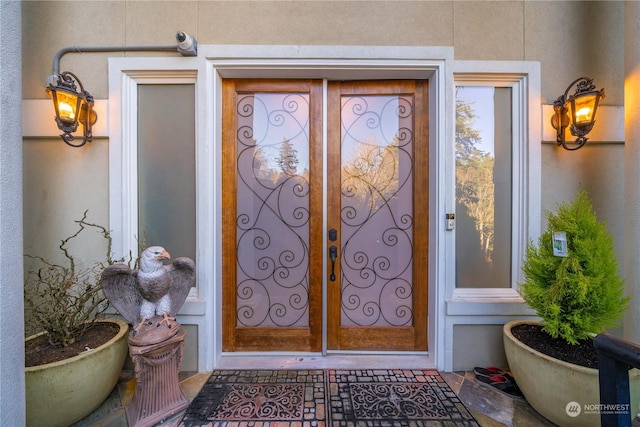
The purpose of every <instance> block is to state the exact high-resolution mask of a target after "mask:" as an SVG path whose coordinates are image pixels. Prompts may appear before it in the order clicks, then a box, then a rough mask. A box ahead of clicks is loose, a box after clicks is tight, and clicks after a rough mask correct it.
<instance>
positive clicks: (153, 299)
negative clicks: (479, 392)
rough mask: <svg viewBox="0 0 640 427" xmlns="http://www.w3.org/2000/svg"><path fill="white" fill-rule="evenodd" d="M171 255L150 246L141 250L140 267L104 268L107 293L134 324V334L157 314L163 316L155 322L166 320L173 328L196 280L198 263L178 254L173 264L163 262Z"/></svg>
mask: <svg viewBox="0 0 640 427" xmlns="http://www.w3.org/2000/svg"><path fill="white" fill-rule="evenodd" d="M168 259H171V255H169V253H168V252H167V251H166V250H165V249H164V248H162V247H160V246H151V247H149V248H147V249H145V250H144V251H143V252H142V255H141V256H140V268H139V269H138V270H134V269H131V268H129V266H128V265H126V264H123V263H117V264H113V265H110V266H108V267H107V268H105V269H104V271H103V272H102V276H101V279H100V281H101V284H102V290H103V292H104V294H105V296H106V297H107V299H108V300H109V301H110V302H111V304H113V306H114V307H115V309H116V310H118V312H119V313H120V314H121V315H122V317H124V318H125V320H126V321H127V322H128V323H129V324H131V325H134V326H133V333H134V335H135V334H136V333H137V331H138V329H139V328H140V327H141V326H142V325H144V324H145V323H147V322H150V321H151V319H152V318H153V317H155V316H160V317H162V319H161V320H159V321H158V323H157V325H156V326H160V325H161V324H162V323H166V325H167V326H168V327H169V328H170V327H171V322H172V321H175V316H176V314H177V313H178V310H180V308H181V307H182V304H184V301H185V300H186V299H187V295H189V289H191V287H192V286H193V284H194V283H195V279H196V266H195V263H194V262H193V261H192V260H191V259H189V258H186V257H181V258H176V259H175V260H174V261H173V263H172V264H169V265H164V263H163V261H164V260H168ZM149 324H151V323H149Z"/></svg>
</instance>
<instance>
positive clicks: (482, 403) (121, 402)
mask: <svg viewBox="0 0 640 427" xmlns="http://www.w3.org/2000/svg"><path fill="white" fill-rule="evenodd" d="M390 360H392V361H393V363H389V362H390ZM258 361H259V362H258ZM256 366H260V367H261V368H264V369H330V368H336V369H367V368H369V369H373V368H384V369H394V368H406V369H411V368H420V369H425V368H429V367H430V366H431V365H430V363H429V360H428V358H426V357H422V356H407V357H404V356H399V357H398V356H394V357H393V358H391V359H390V358H388V357H381V356H352V357H334V356H329V357H313V356H306V357H273V358H265V357H229V358H223V359H222V361H221V363H220V365H219V366H218V367H217V369H255V367H256ZM441 375H442V377H443V378H444V380H445V381H446V382H447V383H448V384H449V386H450V387H451V389H452V390H453V391H454V392H456V394H457V395H458V397H459V398H460V400H461V401H462V402H463V403H464V404H465V405H466V406H467V408H468V409H469V410H470V411H471V412H472V413H473V415H474V417H475V418H476V420H477V421H478V422H479V423H480V425H482V426H485V427H501V426H515V427H530V426H531V427H534V426H535V427H547V426H549V427H551V426H553V424H552V423H550V422H549V421H547V420H546V419H544V418H543V417H542V416H540V415H539V414H538V413H537V412H535V411H534V410H533V409H532V408H531V407H530V406H529V405H528V404H527V402H526V401H525V400H524V399H522V398H512V397H510V396H508V395H506V394H503V393H501V392H499V391H497V390H494V389H492V388H491V387H488V386H486V385H483V384H480V383H478V382H477V381H476V380H475V377H474V374H473V372H443V373H441ZM180 377H181V386H182V389H183V391H184V393H185V395H186V396H187V398H188V399H189V400H192V399H193V398H195V396H196V395H197V394H198V392H199V391H200V388H201V387H202V386H203V384H204V383H205V382H206V381H207V379H208V378H209V373H189V372H182V373H181V374H180ZM134 389H135V379H134V374H133V372H132V371H129V370H124V371H123V372H122V375H121V377H120V381H119V383H118V385H117V387H116V388H115V389H114V391H113V392H112V393H111V395H110V396H109V398H108V399H107V401H106V402H105V403H104V404H103V405H102V406H100V407H99V408H98V409H97V410H96V411H94V412H93V413H92V414H90V415H89V416H88V417H86V418H85V419H83V420H81V421H79V422H78V423H76V424H74V426H73V427H127V420H126V416H125V410H124V408H125V406H126V405H127V404H128V403H129V402H130V401H131V398H132V396H133V392H134ZM182 415H183V414H182V413H180V414H178V415H176V416H175V417H174V418H173V419H169V420H165V422H163V423H162V424H161V425H162V426H163V427H164V426H168V427H175V426H176V425H178V423H179V422H180V420H181V418H182ZM634 426H635V424H634Z"/></svg>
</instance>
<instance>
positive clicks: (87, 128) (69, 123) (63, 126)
mask: <svg viewBox="0 0 640 427" xmlns="http://www.w3.org/2000/svg"><path fill="white" fill-rule="evenodd" d="M176 42H177V45H171V46H88V47H80V46H70V47H64V48H62V49H60V50H59V51H58V52H56V54H55V56H54V57H53V71H52V73H51V75H50V76H49V79H48V82H47V83H48V84H47V93H49V95H50V96H51V99H52V100H53V106H54V108H55V110H56V123H57V124H58V128H59V129H60V130H61V131H62V132H63V133H62V135H60V137H61V138H62V140H63V141H64V142H66V143H67V144H68V145H70V146H72V147H82V146H83V145H85V144H86V143H87V142H91V140H92V139H93V135H92V134H91V126H92V125H94V124H95V122H96V120H97V119H98V115H97V114H96V112H95V111H93V104H94V101H93V96H91V94H90V93H89V92H87V91H86V90H84V87H83V86H82V83H81V82H80V79H78V77H76V76H75V75H74V74H73V73H70V72H69V71H63V72H62V73H61V72H60V59H61V58H62V56H63V55H66V54H67V53H83V52H133V51H138V52H156V51H158V52H160V51H167V52H169V51H177V52H178V53H179V54H180V55H182V56H197V55H198V42H197V41H196V39H195V37H193V36H192V35H190V34H187V33H185V32H182V31H178V32H177V33H176ZM76 84H77V85H76ZM78 86H79V87H80V89H79V90H78ZM78 123H80V124H82V127H83V129H84V131H83V139H82V142H81V143H79V144H74V143H73V141H74V140H75V137H74V136H73V135H72V132H75V131H76V130H77V129H78Z"/></svg>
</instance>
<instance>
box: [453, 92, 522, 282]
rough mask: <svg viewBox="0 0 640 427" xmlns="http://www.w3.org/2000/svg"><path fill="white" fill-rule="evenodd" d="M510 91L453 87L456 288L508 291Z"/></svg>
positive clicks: (511, 160)
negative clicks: (454, 114) (503, 289)
mask: <svg viewBox="0 0 640 427" xmlns="http://www.w3.org/2000/svg"><path fill="white" fill-rule="evenodd" d="M512 103H513V95H512V88H511V87H498V86H467V85H461V84H456V103H455V108H456V128H455V136H456V139H455V144H456V154H455V159H456V173H455V178H456V228H457V232H456V279H457V280H456V287H459V288H510V287H511V245H512V230H511V226H512V218H511V215H512V209H511V206H512V197H511V195H512V171H513V168H512V163H513V150H512V147H513V144H514V138H513V134H512V129H513V123H512V121H513V117H512V114H511V112H512Z"/></svg>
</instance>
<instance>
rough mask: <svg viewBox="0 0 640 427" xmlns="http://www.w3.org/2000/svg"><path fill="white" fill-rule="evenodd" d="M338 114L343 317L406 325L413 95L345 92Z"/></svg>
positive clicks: (365, 323)
mask: <svg viewBox="0 0 640 427" xmlns="http://www.w3.org/2000/svg"><path fill="white" fill-rule="evenodd" d="M341 117H342V118H341V124H342V178H341V193H342V194H341V203H342V205H341V206H342V207H341V221H342V228H341V238H342V252H341V253H342V257H341V272H342V276H341V290H342V321H341V323H342V324H343V325H346V326H349V325H352V326H353V325H356V326H405V325H410V324H411V321H412V318H413V313H412V309H413V304H412V294H413V289H412V285H411V282H412V277H411V276H412V262H413V261H412V260H413V236H412V233H413V193H412V187H413V186H412V180H413V161H412V157H413V144H414V136H413V102H412V98H411V97H404V96H345V97H343V98H342V111H341Z"/></svg>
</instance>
